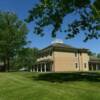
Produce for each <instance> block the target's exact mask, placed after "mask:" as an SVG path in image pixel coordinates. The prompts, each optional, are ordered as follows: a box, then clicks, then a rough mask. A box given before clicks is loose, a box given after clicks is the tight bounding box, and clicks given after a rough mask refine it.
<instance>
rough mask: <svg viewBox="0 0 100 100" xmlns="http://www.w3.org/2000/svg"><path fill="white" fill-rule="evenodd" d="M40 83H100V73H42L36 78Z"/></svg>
mask: <svg viewBox="0 0 100 100" xmlns="http://www.w3.org/2000/svg"><path fill="white" fill-rule="evenodd" d="M34 79H35V80H38V81H49V82H59V83H63V82H68V81H91V82H100V73H96V72H72V73H42V74H39V75H38V76H36V77H34Z"/></svg>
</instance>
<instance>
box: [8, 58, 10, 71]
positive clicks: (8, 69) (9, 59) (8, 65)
mask: <svg viewBox="0 0 100 100" xmlns="http://www.w3.org/2000/svg"><path fill="white" fill-rule="evenodd" d="M7 71H8V72H9V71H10V58H9V57H8V58H7Z"/></svg>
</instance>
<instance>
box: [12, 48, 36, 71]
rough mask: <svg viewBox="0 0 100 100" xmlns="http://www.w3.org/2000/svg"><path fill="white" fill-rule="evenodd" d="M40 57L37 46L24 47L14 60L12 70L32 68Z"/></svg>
mask: <svg viewBox="0 0 100 100" xmlns="http://www.w3.org/2000/svg"><path fill="white" fill-rule="evenodd" d="M37 57H38V49H37V48H22V49H21V50H20V51H19V52H18V54H17V55H16V56H15V57H14V59H13V60H12V66H14V67H13V68H12V70H19V69H21V68H23V67H24V68H27V69H28V70H31V69H32V66H33V65H34V64H35V62H36V60H37Z"/></svg>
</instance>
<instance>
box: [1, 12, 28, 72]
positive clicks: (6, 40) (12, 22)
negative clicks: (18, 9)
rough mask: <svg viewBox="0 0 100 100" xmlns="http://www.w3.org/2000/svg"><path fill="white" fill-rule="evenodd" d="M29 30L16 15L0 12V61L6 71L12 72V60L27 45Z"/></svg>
mask: <svg viewBox="0 0 100 100" xmlns="http://www.w3.org/2000/svg"><path fill="white" fill-rule="evenodd" d="M27 33H28V29H27V27H26V24H25V23H24V22H22V21H21V20H19V19H18V17H17V16H16V14H15V13H11V12H0V59H1V60H2V61H3V62H4V67H5V70H6V71H9V70H10V59H12V57H13V56H15V54H16V53H17V52H18V51H19V50H20V48H21V47H23V46H24V45H26V43H27V41H26V35H27Z"/></svg>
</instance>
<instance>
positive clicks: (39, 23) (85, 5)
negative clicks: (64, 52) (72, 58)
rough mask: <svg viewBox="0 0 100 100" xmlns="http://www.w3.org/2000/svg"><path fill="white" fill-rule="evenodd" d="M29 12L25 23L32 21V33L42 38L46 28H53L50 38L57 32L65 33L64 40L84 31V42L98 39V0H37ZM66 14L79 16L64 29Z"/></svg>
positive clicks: (99, 0) (99, 18)
mask: <svg viewBox="0 0 100 100" xmlns="http://www.w3.org/2000/svg"><path fill="white" fill-rule="evenodd" d="M39 1H40V2H39V3H38V4H36V6H34V7H33V8H32V9H31V10H30V11H29V16H28V18H27V20H26V21H27V22H31V21H34V22H35V27H34V33H35V34H38V35H41V36H43V35H44V34H45V33H44V29H45V28H46V26H51V25H52V26H53V28H52V32H51V33H52V37H55V36H56V32H57V31H61V32H65V33H67V34H66V39H69V38H73V37H75V36H76V35H77V34H79V33H80V31H81V30H82V31H84V34H85V38H84V41H87V40H88V39H93V38H96V39H98V38H99V37H100V34H99V32H100V0H94V2H93V0H39ZM68 14H74V16H76V15H77V14H78V15H79V19H78V20H76V19H75V20H74V21H73V22H72V23H70V24H69V25H66V24H64V25H65V26H67V27H66V28H65V29H64V27H65V26H64V27H62V24H63V22H64V18H65V17H66V16H67V15H68Z"/></svg>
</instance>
